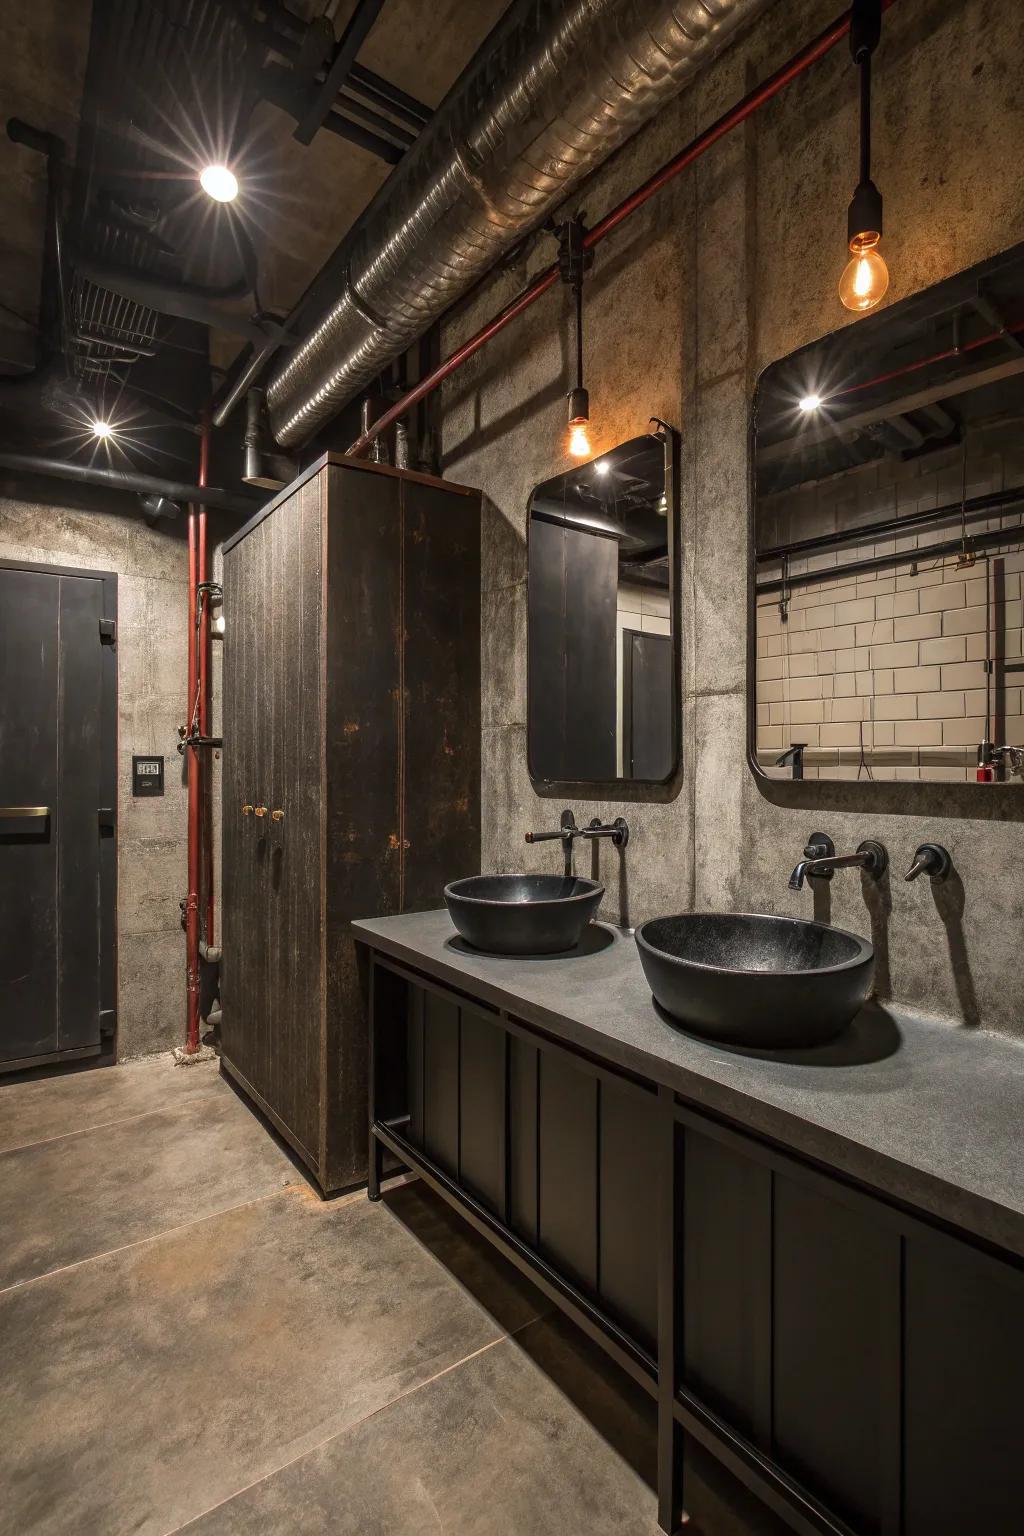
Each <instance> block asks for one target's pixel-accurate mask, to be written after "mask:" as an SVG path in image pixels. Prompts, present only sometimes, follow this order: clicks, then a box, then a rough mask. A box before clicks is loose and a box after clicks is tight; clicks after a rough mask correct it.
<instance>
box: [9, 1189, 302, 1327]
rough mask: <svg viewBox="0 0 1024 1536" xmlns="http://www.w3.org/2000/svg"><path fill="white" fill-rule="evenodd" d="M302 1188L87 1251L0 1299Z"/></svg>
mask: <svg viewBox="0 0 1024 1536" xmlns="http://www.w3.org/2000/svg"><path fill="white" fill-rule="evenodd" d="M302 1188H303V1185H302V1184H301V1183H300V1182H299V1181H298V1180H296V1182H295V1183H294V1184H282V1185H281V1186H280V1187H279V1188H278V1189H268V1190H267V1192H266V1194H263V1195H254V1196H253V1197H252V1199H251V1200H238V1201H236V1202H235V1204H234V1205H224V1206H220V1207H218V1209H217V1210H215V1211H207V1212H206V1213H205V1214H204V1215H202V1216H193V1217H192V1218H191V1220H189V1221H182V1222H179V1223H178V1224H177V1225H176V1226H173V1227H163V1228H162V1229H161V1230H160V1231H159V1232H150V1233H149V1234H148V1235H147V1236H146V1237H138V1238H135V1239H134V1240H133V1241H132V1242H130V1243H119V1244H118V1246H117V1247H116V1248H105V1249H103V1251H102V1252H101V1253H90V1254H89V1255H87V1257H86V1258H84V1259H75V1260H73V1261H72V1263H70V1264H61V1265H60V1266H59V1267H58V1268H57V1269H48V1270H46V1271H45V1272H44V1273H43V1274H41V1275H29V1276H27V1277H26V1279H24V1280H15V1282H14V1284H13V1285H5V1286H0V1302H2V1301H3V1299H4V1297H5V1296H10V1295H12V1294H13V1293H14V1292H15V1291H23V1290H24V1289H25V1288H26V1286H29V1285H41V1284H43V1282H45V1281H47V1280H54V1279H56V1278H57V1277H58V1276H60V1275H67V1274H70V1272H71V1271H72V1270H74V1269H81V1268H82V1267H83V1265H85V1264H95V1263H97V1262H98V1261H99V1260H100V1259H110V1258H113V1257H114V1255H115V1254H118V1253H129V1252H131V1250H132V1249H133V1248H143V1247H145V1245H146V1244H147V1243H157V1242H159V1241H160V1240H161V1239H162V1238H165V1237H173V1236H174V1234H175V1233H176V1232H187V1231H188V1229H189V1227H198V1226H201V1225H202V1224H203V1223H204V1222H207V1221H216V1220H217V1219H218V1217H220V1216H229V1215H231V1213H232V1212H233V1211H244V1210H246V1209H247V1207H249V1206H251V1205H261V1204H262V1203H263V1201H265V1200H275V1199H277V1197H278V1196H279V1195H284V1194H288V1193H289V1191H292V1190H296V1189H297V1190H301V1189H302Z"/></svg>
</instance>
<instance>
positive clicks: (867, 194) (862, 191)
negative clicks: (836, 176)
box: [839, 0, 889, 312]
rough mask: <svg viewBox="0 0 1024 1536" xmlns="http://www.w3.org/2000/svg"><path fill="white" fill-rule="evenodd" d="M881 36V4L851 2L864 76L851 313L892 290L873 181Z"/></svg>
mask: <svg viewBox="0 0 1024 1536" xmlns="http://www.w3.org/2000/svg"><path fill="white" fill-rule="evenodd" d="M881 35H882V0H853V6H852V9H851V11H850V52H851V53H852V55H853V60H854V63H855V64H856V65H857V69H858V71H859V74H860V182H859V183H858V186H857V190H856V191H855V192H854V194H853V199H852V201H851V203H850V208H849V212H848V214H847V220H846V230H847V239H848V240H849V243H850V257H851V259H850V261H849V262H848V263H847V266H846V268H845V270H844V272H843V275H842V277H841V278H840V280H839V298H840V300H841V302H842V303H843V304H844V305H845V307H846V308H847V309H851V310H853V311H855V312H863V311H864V310H866V309H874V307H875V305H876V304H878V303H879V302H880V301H881V299H882V298H883V297H884V295H885V291H886V289H887V288H888V286H889V269H888V267H887V266H886V264H885V261H884V260H883V258H882V254H881V252H880V251H879V249H878V245H879V241H880V240H881V238H882V194H881V192H879V190H878V188H877V187H876V186H875V184H874V182H873V181H872V180H871V55H872V54H873V53H874V51H875V49H876V48H877V47H878V40H879V38H880V37H881Z"/></svg>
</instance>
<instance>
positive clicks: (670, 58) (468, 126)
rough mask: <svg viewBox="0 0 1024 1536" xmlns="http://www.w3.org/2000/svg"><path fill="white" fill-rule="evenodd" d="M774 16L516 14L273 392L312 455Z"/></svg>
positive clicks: (753, 0) (274, 421)
mask: <svg viewBox="0 0 1024 1536" xmlns="http://www.w3.org/2000/svg"><path fill="white" fill-rule="evenodd" d="M770 3H771V0H570V3H565V0H520V3H518V4H516V5H514V6H513V7H512V9H511V10H510V11H509V13H508V15H507V16H506V17H505V19H504V21H503V22H502V23H501V24H500V25H499V27H498V28H497V30H496V31H495V33H494V34H493V35H492V38H491V39H490V41H489V43H488V45H487V46H486V48H485V49H484V50H483V51H482V53H481V54H480V55H479V56H478V58H477V59H476V60H474V62H473V63H472V64H471V65H470V66H469V68H468V70H467V72H466V73H465V74H464V76H463V77H462V79H461V81H460V82H459V83H458V85H457V86H456V87H455V89H454V90H453V92H452V93H451V95H450V96H449V97H448V99H447V100H446V101H445V103H444V104H443V106H442V107H441V108H440V109H439V110H438V112H437V113H436V115H435V116H434V118H433V120H432V121H431V124H430V126H429V128H427V129H426V130H425V131H424V132H423V134H422V135H421V136H420V138H419V139H418V140H417V142H416V144H415V146H414V147H413V149H411V150H410V151H409V153H408V154H407V155H406V156H405V158H404V159H403V160H402V162H401V164H400V165H399V167H398V168H397V169H396V170H395V172H394V173H393V174H392V175H391V177H390V178H389V179H388V181H387V182H386V183H385V185H384V187H383V188H382V189H381V191H380V192H379V193H378V195H377V197H376V198H375V199H374V201H373V203H371V205H370V208H369V210H368V212H367V214H366V215H365V216H364V218H363V219H362V220H361V221H360V223H359V225H358V226H357V228H356V229H355V230H354V231H353V233H352V234H351V235H350V236H349V238H348V240H347V241H346V242H345V244H344V246H343V247H342V250H341V252H340V253H339V255H340V257H341V262H340V266H341V268H342V269H343V270H344V271H345V273H346V277H345V279H344V281H343V284H342V291H341V292H340V294H339V295H338V297H337V298H336V299H335V300H334V302H333V304H332V305H331V307H330V308H329V309H328V311H327V313H326V314H325V315H324V316H323V317H322V318H321V319H320V321H319V323H318V324H317V325H316V326H315V328H314V329H313V331H312V333H311V334H310V335H309V336H308V337H307V338H306V339H305V340H304V341H303V342H301V343H300V345H298V346H297V347H296V349H295V350H294V352H293V353H292V354H291V356H290V358H289V359H288V361H287V362H286V363H284V364H283V365H282V366H281V367H280V368H279V369H278V371H277V372H276V374H275V375H274V376H273V378H272V379H271V381H270V384H269V386H268V389H267V406H268V410H269V415H270V424H271V427H272V429H273V432H274V436H275V437H276V438H277V440H278V442H279V443H281V444H283V445H285V446H291V445H293V444H296V443H301V442H304V441H305V440H306V439H307V438H308V437H310V436H311V435H312V433H313V432H314V431H315V430H316V428H317V427H318V426H320V425H321V423H323V422H324V421H326V420H328V419H329V418H330V417H331V416H333V415H334V414H335V413H336V412H337V411H338V410H340V409H341V407H342V406H343V405H345V404H346V403H347V402H348V401H349V400H351V399H352V398H353V396H354V395H356V394H357V393H358V392H359V390H360V389H362V388H363V386H364V385H366V384H367V383H368V382H369V381H370V380H371V379H374V378H375V377H376V376H377V374H379V373H380V371H381V369H382V368H384V367H385V366H386V365H387V364H388V363H389V362H391V361H393V360H394V359H395V358H396V357H398V356H400V354H401V353H402V352H404V351H405V350H406V348H408V347H409V346H410V345H411V344H412V343H413V342H414V341H415V340H416V339H417V338H418V337H419V336H421V335H423V333H424V332H425V331H426V330H428V329H429V327H430V326H431V325H432V324H433V322H434V321H435V320H437V319H438V318H439V317H440V316H441V315H442V314H443V313H444V312H445V310H447V309H448V308H449V307H450V306H451V305H452V304H453V303H455V302H456V300H458V299H459V298H461V297H462V295H463V294H465V293H466V292H467V291H468V290H469V289H470V288H471V287H472V285H473V284H474V283H475V282H476V281H477V280H478V279H479V278H481V277H482V276H484V274H485V273H487V272H488V271H489V270H490V269H491V268H492V267H493V266H494V265H495V263H496V262H498V261H499V260H500V258H501V257H502V256H503V255H504V254H505V253H506V252H507V251H509V250H510V249H511V248H512V247H513V246H514V245H516V244H517V243H518V242H519V241H520V240H522V239H523V237H524V236H525V235H527V234H529V233H530V232H531V231H532V230H534V229H536V228H537V226H538V225H539V224H541V223H542V222H543V221H544V219H545V218H546V217H547V216H548V214H550V213H551V212H552V211H553V210H554V209H556V208H557V207H558V206H559V204H560V203H562V202H563V201H564V199H565V198H566V197H567V196H568V195H569V194H570V193H571V192H572V190H573V188H574V187H576V186H577V185H578V184H579V182H580V181H582V179H583V178H584V177H585V176H587V175H589V174H590V173H591V172H592V171H594V170H595V169H596V168H597V167H598V166H599V165H601V164H602V163H603V161H604V160H606V159H607V158H608V156H609V155H610V154H611V153H612V151H613V150H615V149H617V148H618V146H619V145H620V144H622V143H623V142H624V141H625V140H626V139H627V138H629V137H630V136H631V135H632V134H633V133H635V132H636V130H637V129H638V128H639V127H640V126H641V125H642V124H643V123H645V122H646V121H647V120H648V118H650V117H651V116H653V114H654V113H655V112H657V111H658V109H659V108H660V107H662V106H663V105H664V104H665V103H666V102H667V101H669V100H671V99H672V97H674V96H675V95H677V94H678V92H679V91H680V90H681V89H682V88H683V86H684V85H686V84H687V83H688V82H689V81H690V80H691V79H692V78H693V76H694V75H695V74H696V73H697V72H698V70H700V69H701V68H703V67H704V66H705V65H706V64H707V63H708V62H709V61H710V60H711V59H712V58H713V57H714V55H715V54H716V53H717V52H718V51H719V50H720V49H722V48H723V47H725V45H726V44H727V43H730V42H732V41H733V39H734V38H735V37H736V35H737V33H738V32H739V31H740V29H741V28H742V27H743V26H745V25H746V24H747V23H749V22H750V21H752V20H753V19H754V18H755V17H756V16H758V15H759V14H760V13H761V12H762V11H764V10H765V9H766V8H767V6H768V4H770Z"/></svg>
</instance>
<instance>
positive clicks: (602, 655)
mask: <svg viewBox="0 0 1024 1536" xmlns="http://www.w3.org/2000/svg"><path fill="white" fill-rule="evenodd" d="M675 460H676V435H675V433H673V432H671V431H670V430H668V429H665V430H663V431H661V432H658V433H655V434H649V435H646V436H644V437H636V438H633V439H632V440H631V441H629V442H627V443H621V444H620V445H619V446H618V447H617V448H613V449H611V450H610V452H608V453H605V454H602V455H601V456H600V458H598V459H594V460H593V461H591V462H590V463H588V464H581V465H579V466H578V467H576V468H573V469H571V470H568V471H567V472H566V473H565V474H563V475H558V476H556V478H555V479H553V480H546V481H545V482H544V483H543V484H542V485H538V486H537V487H536V489H535V490H534V492H533V494H532V496H531V497H530V507H529V518H528V525H529V526H528V565H529V582H528V604H529V614H528V629H529V638H528V689H527V692H528V709H527V720H528V733H527V741H528V759H529V768H530V776H531V778H532V779H533V781H534V783H535V784H538V785H552V786H553V785H558V786H570V785H572V784H608V785H614V784H615V783H618V782H622V781H628V782H630V783H633V784H645V783H646V784H652V785H653V784H664V783H666V782H667V781H668V780H669V779H671V777H672V776H673V774H674V773H675V770H676V767H677V764H678V761H679V686H680V665H679V654H680V652H679V622H678V612H677V610H678V584H677V578H676V572H675V565H676V557H677V551H678V539H679V529H678V523H679V508H678V474H677V473H676V467H675Z"/></svg>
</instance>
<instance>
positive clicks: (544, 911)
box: [444, 875, 604, 955]
mask: <svg viewBox="0 0 1024 1536" xmlns="http://www.w3.org/2000/svg"><path fill="white" fill-rule="evenodd" d="M603 895H604V886H603V885H599V884H598V882H597V881H596V880H580V879H576V878H575V877H573V878H570V879H565V878H564V877H563V876H562V875H470V876H469V878H468V879H466V880H453V881H452V882H451V884H450V885H446V886H445V888H444V899H445V901H446V902H447V904H448V911H449V913H450V914H451V919H452V922H453V923H454V924H455V926H456V928H457V929H458V930H459V932H460V933H461V935H462V937H463V938H464V939H465V940H466V942H467V943H469V944H472V945H473V947H474V948H475V949H486V950H490V951H491V953H492V954H499V955H551V954H557V953H558V951H560V950H564V949H575V947H576V945H577V944H578V943H579V941H580V937H581V935H582V933H583V930H584V928H585V927H586V926H587V924H588V923H589V922H590V919H591V918H592V917H593V916H594V913H595V912H596V911H597V909H598V907H599V906H600V904H601V897H602V896H603Z"/></svg>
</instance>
